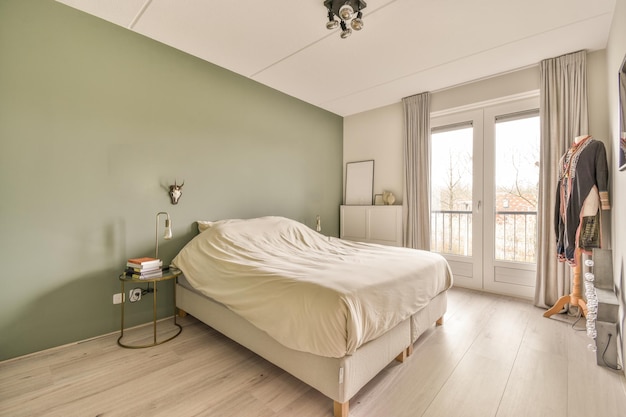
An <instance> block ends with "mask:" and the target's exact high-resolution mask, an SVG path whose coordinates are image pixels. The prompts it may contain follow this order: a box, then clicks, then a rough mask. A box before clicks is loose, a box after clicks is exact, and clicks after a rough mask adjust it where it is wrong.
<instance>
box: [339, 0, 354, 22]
mask: <svg viewBox="0 0 626 417" xmlns="http://www.w3.org/2000/svg"><path fill="white" fill-rule="evenodd" d="M353 14H354V9H353V8H352V6H350V5H349V4H348V2H346V4H344V5H343V6H341V7H340V8H339V17H340V18H341V20H350V19H352V15H353Z"/></svg>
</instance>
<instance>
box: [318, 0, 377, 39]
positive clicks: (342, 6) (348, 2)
mask: <svg viewBox="0 0 626 417" xmlns="http://www.w3.org/2000/svg"><path fill="white" fill-rule="evenodd" d="M324 7H326V9H327V10H328V22H327V23H326V28H327V29H328V30H334V29H336V28H337V26H341V34H340V35H341V38H342V39H345V38H347V37H348V36H350V35H351V34H352V30H353V29H354V30H361V29H363V13H362V12H361V10H363V9H365V7H367V4H366V3H365V2H364V1H363V0H325V1H324ZM335 16H336V17H337V18H339V22H337V20H335ZM355 16H356V17H355ZM346 22H350V27H351V28H352V29H350V28H349V27H348V25H347V24H346Z"/></svg>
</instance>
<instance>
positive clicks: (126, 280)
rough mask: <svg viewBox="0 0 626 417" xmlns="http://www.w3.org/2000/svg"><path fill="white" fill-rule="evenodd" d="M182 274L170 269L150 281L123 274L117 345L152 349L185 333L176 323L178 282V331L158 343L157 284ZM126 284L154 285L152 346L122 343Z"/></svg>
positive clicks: (121, 276)
mask: <svg viewBox="0 0 626 417" xmlns="http://www.w3.org/2000/svg"><path fill="white" fill-rule="evenodd" d="M180 274H182V272H181V271H180V270H178V269H175V268H170V269H168V270H165V271H163V276H160V277H156V278H149V279H139V278H129V277H128V276H126V273H122V274H121V275H120V276H119V277H118V278H119V280H120V282H121V285H122V321H121V325H120V337H119V338H118V339H117V344H118V345H120V346H121V347H124V348H129V349H142V348H147V347H152V346H156V345H160V344H162V343H165V342H169V341H170V340H172V339H174V338H175V337H176V336H178V335H179V334H180V332H182V331H183V328H182V326H181V325H180V324H178V323H177V322H176V282H174V326H176V327H178V331H177V332H176V334H174V335H173V336H171V337H169V338H167V339H165V340H161V341H157V283H158V282H160V281H169V280H171V279H175V278H176V277H178V276H179V275H180ZM126 283H135V284H148V283H154V290H153V292H152V294H153V297H152V326H153V336H154V338H153V343H151V344H147V345H128V344H125V343H122V338H123V337H124V304H126V302H125V301H126V300H125V298H126V297H125V284H126Z"/></svg>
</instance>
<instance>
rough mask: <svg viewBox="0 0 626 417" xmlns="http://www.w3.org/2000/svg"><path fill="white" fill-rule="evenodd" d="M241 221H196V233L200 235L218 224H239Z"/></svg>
mask: <svg viewBox="0 0 626 417" xmlns="http://www.w3.org/2000/svg"><path fill="white" fill-rule="evenodd" d="M240 221H242V220H241V219H226V220H216V221H209V220H197V221H196V223H198V232H200V233H202V232H204V231H205V230H207V229H210V228H212V227H214V226H218V225H220V224H226V223H234V222H240Z"/></svg>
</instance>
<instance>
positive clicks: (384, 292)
mask: <svg viewBox="0 0 626 417" xmlns="http://www.w3.org/2000/svg"><path fill="white" fill-rule="evenodd" d="M198 229H199V231H200V233H199V234H198V235H197V236H195V237H194V239H192V240H191V241H190V242H189V243H188V244H187V245H186V246H185V247H184V248H183V249H182V250H181V251H180V252H179V253H178V255H177V256H176V257H175V258H174V259H173V261H172V264H173V265H174V266H176V267H177V268H179V269H180V270H181V271H182V272H183V276H182V277H181V278H180V279H179V280H178V281H177V284H176V305H177V307H178V309H179V310H181V311H184V312H186V313H189V314H191V315H193V316H194V317H196V318H197V319H199V320H201V321H203V322H204V323H206V324H207V325H209V326H211V327H213V328H214V329H216V330H218V331H219V332H221V333H223V334H224V335H226V336H227V337H229V338H231V339H233V340H234V341H236V342H238V343H239V344H241V345H243V346H245V347H247V348H248V349H250V350H252V351H253V352H255V353H257V354H258V355H260V356H261V357H263V358H265V359H267V360H268V361H270V362H272V363H274V364H275V365H277V366H278V367H280V368H282V369H284V370H285V371H287V372H289V373H290V374H292V375H293V376H295V377H296V378H299V379H300V380H302V381H303V382H305V383H307V384H309V385H310V386H312V387H313V388H315V389H317V390H318V391H320V392H321V393H323V394H324V395H326V396H327V397H329V398H331V399H332V400H333V401H334V406H333V410H334V415H335V416H337V417H347V416H348V413H349V401H350V398H352V397H353V396H354V395H355V394H356V393H357V392H358V391H359V390H360V389H361V388H362V387H363V386H364V385H365V384H366V383H367V382H369V381H370V380H371V379H372V378H373V377H374V376H376V374H378V373H379V372H380V371H381V370H382V369H383V368H384V367H386V366H387V365H388V364H389V363H390V362H391V361H393V360H394V359H396V360H400V361H403V360H404V359H405V358H406V357H407V356H409V355H410V354H411V352H412V346H413V343H414V342H415V340H417V338H418V337H419V335H421V334H422V333H423V332H424V331H425V330H426V329H428V328H429V327H431V326H432V325H433V323H437V324H442V320H443V315H444V313H445V311H446V306H447V298H446V291H447V290H448V289H449V288H450V287H451V286H452V274H451V272H450V268H449V266H448V264H447V262H446V261H445V259H444V258H443V257H442V256H440V255H438V254H434V253H431V252H426V251H418V250H414V249H407V248H397V247H389V246H382V245H374V244H366V243H358V242H351V241H344V240H341V239H337V238H332V237H327V236H323V235H321V234H319V233H317V232H315V231H313V230H312V229H310V228H309V227H307V226H305V225H303V224H301V223H298V222H296V221H293V220H290V219H286V218H284V217H275V216H272V217H262V218H255V219H246V220H240V219H230V220H222V221H215V222H211V221H199V222H198Z"/></svg>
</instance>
